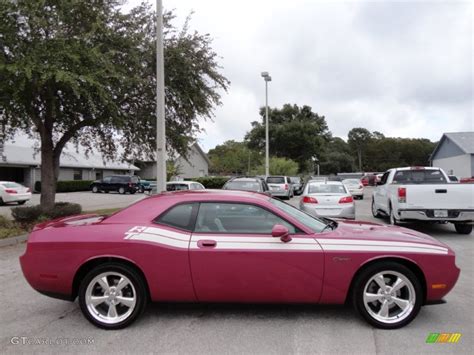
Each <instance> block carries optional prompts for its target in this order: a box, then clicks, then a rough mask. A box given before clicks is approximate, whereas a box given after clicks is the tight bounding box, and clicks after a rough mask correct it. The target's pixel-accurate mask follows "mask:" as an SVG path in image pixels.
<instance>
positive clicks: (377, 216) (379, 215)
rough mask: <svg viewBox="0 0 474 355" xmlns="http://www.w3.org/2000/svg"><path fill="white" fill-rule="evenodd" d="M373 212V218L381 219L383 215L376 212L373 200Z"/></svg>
mask: <svg viewBox="0 0 474 355" xmlns="http://www.w3.org/2000/svg"><path fill="white" fill-rule="evenodd" d="M371 210H372V216H374V217H375V218H380V217H382V215H381V214H380V212H379V210H375V201H374V199H373V198H372V205H371Z"/></svg>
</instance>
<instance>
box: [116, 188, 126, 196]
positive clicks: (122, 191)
mask: <svg viewBox="0 0 474 355" xmlns="http://www.w3.org/2000/svg"><path fill="white" fill-rule="evenodd" d="M118 192H119V194H121V195H123V194H125V189H124V188H123V187H121V188H119V189H118Z"/></svg>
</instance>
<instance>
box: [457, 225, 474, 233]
mask: <svg viewBox="0 0 474 355" xmlns="http://www.w3.org/2000/svg"><path fill="white" fill-rule="evenodd" d="M454 228H455V229H456V232H458V233H459V234H471V232H472V224H465V223H455V224H454Z"/></svg>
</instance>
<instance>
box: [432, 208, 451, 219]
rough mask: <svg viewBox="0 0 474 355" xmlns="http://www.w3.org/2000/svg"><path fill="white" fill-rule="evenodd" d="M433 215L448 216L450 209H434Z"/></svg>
mask: <svg viewBox="0 0 474 355" xmlns="http://www.w3.org/2000/svg"><path fill="white" fill-rule="evenodd" d="M433 215H434V216H435V217H438V218H439V217H448V211H447V210H434V211H433Z"/></svg>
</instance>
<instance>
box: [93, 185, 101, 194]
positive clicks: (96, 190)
mask: <svg viewBox="0 0 474 355" xmlns="http://www.w3.org/2000/svg"><path fill="white" fill-rule="evenodd" d="M98 192H100V191H99V188H98V187H97V186H96V185H94V186H92V193H94V194H96V193H98Z"/></svg>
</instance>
